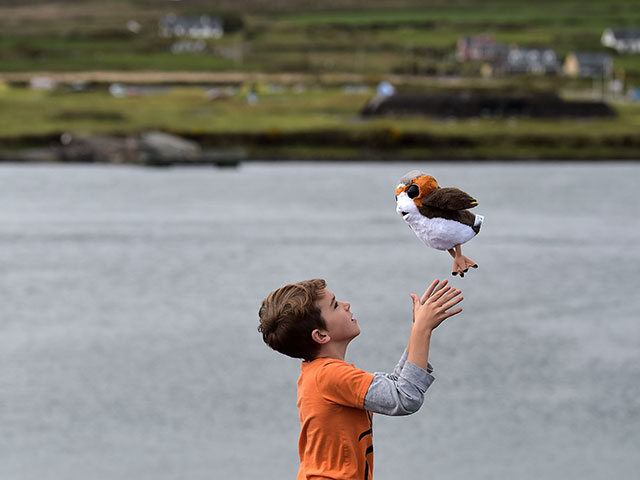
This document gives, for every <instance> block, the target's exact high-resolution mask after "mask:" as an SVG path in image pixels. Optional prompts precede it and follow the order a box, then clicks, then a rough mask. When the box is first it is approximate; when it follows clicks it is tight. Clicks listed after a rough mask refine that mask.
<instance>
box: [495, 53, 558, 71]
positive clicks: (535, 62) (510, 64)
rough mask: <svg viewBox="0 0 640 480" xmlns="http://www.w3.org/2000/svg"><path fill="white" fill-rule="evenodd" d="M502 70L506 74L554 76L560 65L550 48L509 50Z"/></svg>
mask: <svg viewBox="0 0 640 480" xmlns="http://www.w3.org/2000/svg"><path fill="white" fill-rule="evenodd" d="M503 68H504V70H505V71H506V72H507V73H533V74H555V73H557V72H558V70H559V68H560V63H559V62H558V57H557V55H556V52H554V51H553V50H551V49H550V48H546V49H537V48H511V49H510V50H509V53H508V54H507V58H506V60H505V63H504V66H503Z"/></svg>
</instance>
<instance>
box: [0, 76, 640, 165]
mask: <svg viewBox="0 0 640 480" xmlns="http://www.w3.org/2000/svg"><path fill="white" fill-rule="evenodd" d="M371 95H372V91H368V92H367V91H356V92H350V91H345V89H344V88H319V87H315V88H314V87H312V88H308V89H306V90H304V91H294V90H293V89H292V88H288V89H285V90H284V91H282V90H279V91H277V92H269V91H268V88H267V87H265V88H264V89H262V90H261V91H260V92H259V96H258V98H259V100H258V103H257V104H254V105H251V104H249V103H248V102H247V100H246V97H245V95H244V93H242V92H237V93H235V94H234V95H232V96H231V97H229V98H227V99H224V100H215V101H212V100H209V99H208V98H207V96H206V94H205V90H204V89H203V88H200V87H174V88H170V89H168V90H166V91H162V92H158V93H153V94H149V95H146V96H139V97H130V98H114V97H112V96H110V95H109V93H108V92H107V91H105V90H98V91H92V92H84V93H71V92H67V93H60V92H57V93H56V92H36V91H32V90H27V89H24V88H13V89H11V90H9V91H5V92H4V93H2V94H0V131H2V132H3V135H2V136H3V138H4V142H5V143H6V141H7V140H11V139H14V140H15V139H20V138H21V137H22V138H24V137H29V136H33V135H41V136H46V135H51V134H52V135H55V136H57V135H60V134H61V133H63V132H72V133H73V134H74V135H76V136H91V135H96V134H112V135H125V134H126V135H131V134H136V133H142V132H144V131H148V130H155V129H158V130H163V131H167V132H171V133H174V134H178V135H181V136H186V137H190V138H196V139H200V140H201V141H203V142H204V143H209V144H212V145H213V146H225V147H229V146H233V147H236V146H237V147H241V146H247V145H249V148H250V149H253V150H252V151H251V153H252V155H253V156H256V157H265V156H269V155H273V156H278V157H280V158H290V157H292V156H298V157H300V158H307V157H315V158H318V157H320V158H321V157H326V156H341V157H347V158H349V157H358V156H360V157H362V156H365V157H366V156H371V155H373V156H376V155H383V156H389V155H391V156H397V157H398V158H402V157H406V156H408V157H421V158H430V157H433V156H441V157H442V156H445V157H461V158H487V157H488V158H505V157H510V158H523V157H524V158H530V157H534V158H550V157H551V158H554V157H555V158H635V157H637V151H638V147H639V146H640V138H639V137H638V133H637V132H639V131H640V105H633V104H617V105H615V108H616V111H617V113H618V116H617V117H616V118H613V119H599V120H588V121H587V120H584V121H576V120H575V119H574V120H555V121H550V120H534V119H482V120H481V119H466V120H438V119H428V118H423V117H403V118H378V119H373V120H368V119H363V118H362V117H361V116H360V115H359V112H360V110H361V109H362V107H363V106H364V105H365V103H366V102H367V101H368V99H369V98H370V97H371ZM416 138H417V139H418V140H416ZM416 142H417V143H416ZM2 143H3V142H2V141H1V140H0V145H1V144H2ZM363 149H368V150H367V152H364V153H363ZM376 152H377V153H376Z"/></svg>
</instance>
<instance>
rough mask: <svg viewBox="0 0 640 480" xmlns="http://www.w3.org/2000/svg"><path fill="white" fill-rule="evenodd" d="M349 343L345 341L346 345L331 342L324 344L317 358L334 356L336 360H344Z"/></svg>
mask: <svg viewBox="0 0 640 480" xmlns="http://www.w3.org/2000/svg"><path fill="white" fill-rule="evenodd" d="M348 345H349V344H348V343H345V344H344V345H338V344H334V343H331V342H330V343H327V344H325V345H322V346H321V347H320V351H319V352H318V355H317V356H316V358H333V359H335V360H342V361H343V362H344V359H345V357H346V356H347V346H348Z"/></svg>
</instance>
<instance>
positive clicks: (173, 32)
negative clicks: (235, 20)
mask: <svg viewBox="0 0 640 480" xmlns="http://www.w3.org/2000/svg"><path fill="white" fill-rule="evenodd" d="M159 28H160V35H161V36H162V37H186V38H197V39H206V38H221V37H222V36H223V35H224V29H223V26H222V20H220V19H219V18H217V17H210V16H209V15H201V16H200V17H178V16H176V15H174V14H169V15H167V16H166V17H164V18H163V19H162V20H160V25H159Z"/></svg>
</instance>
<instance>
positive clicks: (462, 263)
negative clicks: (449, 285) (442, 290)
mask: <svg viewBox="0 0 640 480" xmlns="http://www.w3.org/2000/svg"><path fill="white" fill-rule="evenodd" d="M469 268H478V264H477V263H476V262H474V261H473V260H471V259H470V258H467V257H465V256H464V255H460V256H457V257H456V258H454V259H453V269H452V271H451V275H453V276H456V275H460V277H461V278H462V277H464V274H465V273H467V272H468V271H469Z"/></svg>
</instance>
